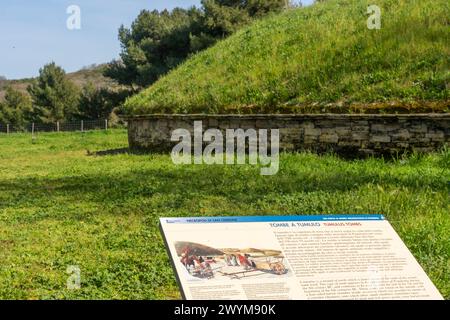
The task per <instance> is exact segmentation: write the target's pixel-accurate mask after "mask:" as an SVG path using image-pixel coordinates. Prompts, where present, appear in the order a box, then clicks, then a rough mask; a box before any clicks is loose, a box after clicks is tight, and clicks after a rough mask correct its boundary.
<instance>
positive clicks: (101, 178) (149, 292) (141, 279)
mask: <svg viewBox="0 0 450 320" xmlns="http://www.w3.org/2000/svg"><path fill="white" fill-rule="evenodd" d="M126 146H127V136H126V132H125V131H124V130H116V131H109V132H89V133H84V134H81V133H60V134H42V135H40V136H38V138H37V140H35V141H34V142H32V139H31V136H30V135H26V134H23V135H22V134H19V135H11V136H6V135H0V298H1V299H15V298H23V299H61V298H62V299H65V298H74V299H86V298H93V299H112V298H114V299H172V298H173V299H177V298H180V296H179V293H178V288H177V286H176V282H175V278H174V275H173V272H172V269H171V267H170V264H169V260H168V256H167V254H166V251H165V248H164V245H163V241H162V239H161V236H160V233H159V231H158V218H159V217H161V216H196V215H252V214H258V215H266V214H267V215H269V214H270V215H272V214H280V215H287V214H331V213H382V214H385V215H386V216H387V217H388V219H389V220H390V221H391V222H392V224H393V226H394V227H395V229H396V230H397V232H398V233H399V234H400V236H401V237H402V238H403V240H404V241H405V243H406V244H407V246H408V247H409V248H410V249H411V251H412V252H413V254H414V255H415V257H416V258H417V259H418V261H419V262H420V263H421V265H422V266H423V267H424V269H425V271H426V272H427V273H428V275H429V276H430V277H431V279H432V280H433V282H434V283H435V284H436V286H437V287H438V288H439V289H440V291H441V293H442V294H443V295H444V296H445V297H446V298H447V299H450V207H449V188H448V183H449V180H450V152H449V150H446V151H443V152H441V153H440V154H436V155H430V156H423V157H420V156H411V157H409V158H404V159H398V160H395V161H384V160H381V159H378V160H377V159H368V160H365V161H362V160H360V161H346V160H341V159H339V158H337V157H335V156H332V155H328V156H322V157H319V156H316V155H312V154H283V155H282V157H281V169H280V172H279V173H278V175H276V176H271V177H263V176H260V175H259V169H258V168H255V167H253V166H206V165H205V166H194V165H192V166H175V165H173V164H172V162H171V159H170V157H169V156H168V155H130V154H115V155H106V156H105V155H98V156H93V155H91V154H92V153H93V152H95V151H105V150H111V149H117V148H124V147H126ZM69 265H78V266H79V267H80V268H81V277H82V283H81V289H80V290H75V291H70V290H67V289H66V280H67V277H68V274H66V268H67V267H68V266H69Z"/></svg>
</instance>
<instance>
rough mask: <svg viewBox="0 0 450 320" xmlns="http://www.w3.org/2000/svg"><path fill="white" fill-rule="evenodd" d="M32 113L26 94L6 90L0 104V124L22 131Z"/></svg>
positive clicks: (9, 88)
mask: <svg viewBox="0 0 450 320" xmlns="http://www.w3.org/2000/svg"><path fill="white" fill-rule="evenodd" d="M32 111H33V108H32V104H31V99H30V97H29V96H28V95H27V94H25V93H22V92H20V91H17V90H14V89H13V88H11V87H8V88H7V89H6V93H5V100H4V101H3V102H2V103H0V122H2V123H5V124H10V125H12V126H13V127H14V128H16V129H19V130H20V129H24V128H25V126H26V123H27V122H28V120H29V119H30V117H31V115H32Z"/></svg>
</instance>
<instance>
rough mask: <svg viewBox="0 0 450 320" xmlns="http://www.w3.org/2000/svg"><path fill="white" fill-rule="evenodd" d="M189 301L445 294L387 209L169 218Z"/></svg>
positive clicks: (165, 224)
mask: <svg viewBox="0 0 450 320" xmlns="http://www.w3.org/2000/svg"><path fill="white" fill-rule="evenodd" d="M161 230H162V234H163V236H164V240H165V242H166V246H167V247H168V251H169V254H170V257H171V260H172V263H173V266H174V269H175V273H176V275H177V279H178V282H179V285H180V287H181V291H182V294H183V297H184V298H185V299H189V300H209V299H211V300H227V299H233V300H246V299H249V300H264V299H270V300H279V299H283V300H287V299H299V300H300V299H314V300H317V299H443V298H442V296H441V294H440V293H439V291H438V290H437V289H436V287H435V286H434V285H433V283H432V282H431V281H430V279H429V278H428V276H427V275H426V274H425V272H424V271H423V269H422V268H421V266H420V265H419V264H418V262H417V261H416V260H415V258H414V257H413V255H412V254H411V253H410V252H409V250H408V248H407V247H406V246H405V244H404V243H403V242H402V240H401V239H400V237H399V236H398V235H397V233H396V232H395V230H394V229H393V228H392V226H391V225H390V223H389V222H388V221H387V220H385V218H384V217H383V216H381V215H336V216H273V217H204V218H199V217H198V218H161Z"/></svg>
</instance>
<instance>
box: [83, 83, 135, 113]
mask: <svg viewBox="0 0 450 320" xmlns="http://www.w3.org/2000/svg"><path fill="white" fill-rule="evenodd" d="M130 95H131V92H129V91H128V90H123V89H119V90H112V89H109V88H97V87H95V85H94V84H93V83H92V82H89V83H87V84H86V85H84V87H83V90H82V92H81V95H80V100H79V107H78V112H79V114H78V116H79V118H81V119H90V120H95V119H106V118H109V116H110V115H111V113H112V112H113V110H114V109H115V108H118V107H119V106H120V105H121V104H122V103H123V102H124V101H125V99H126V98H127V97H129V96H130Z"/></svg>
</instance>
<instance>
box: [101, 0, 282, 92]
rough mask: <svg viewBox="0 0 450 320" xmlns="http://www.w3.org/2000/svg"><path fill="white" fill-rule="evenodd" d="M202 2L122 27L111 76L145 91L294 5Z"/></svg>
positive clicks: (255, 0)
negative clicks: (252, 25) (218, 43)
mask: <svg viewBox="0 0 450 320" xmlns="http://www.w3.org/2000/svg"><path fill="white" fill-rule="evenodd" d="M201 3H202V7H201V9H197V8H195V7H193V8H191V9H189V10H185V9H180V8H176V9H174V10H173V11H171V12H169V11H167V10H164V11H161V12H159V11H156V10H155V11H148V10H143V11H141V13H140V14H139V16H138V17H137V18H136V20H135V21H134V22H133V24H132V25H131V28H129V29H128V28H125V27H124V26H121V27H120V29H119V40H120V43H121V46H122V52H121V54H120V60H116V61H112V62H111V63H110V64H109V65H108V67H107V68H106V71H105V73H104V74H105V76H107V77H110V78H112V79H115V80H116V81H118V82H119V83H120V84H122V85H128V86H132V88H133V89H135V90H139V89H140V88H142V87H146V86H148V85H151V84H152V83H154V82H155V81H156V80H158V78H159V77H160V76H161V75H164V74H166V73H167V72H168V71H170V70H171V69H173V68H175V67H176V66H178V65H179V64H180V63H181V62H183V61H184V60H186V59H187V58H188V57H189V56H190V55H191V54H193V53H195V52H197V51H200V50H203V49H205V48H207V47H209V46H211V45H213V44H214V43H215V42H216V41H217V40H219V39H222V38H223V37H226V36H229V35H230V34H232V33H234V32H235V31H236V30H238V29H239V28H241V27H242V26H244V25H246V24H248V23H249V22H251V21H252V20H253V19H257V18H260V17H263V16H265V15H267V14H269V13H271V12H278V11H281V10H283V9H284V8H285V7H286V6H287V4H289V3H290V1H287V0H246V1H244V0H202V2H201Z"/></svg>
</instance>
